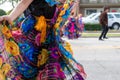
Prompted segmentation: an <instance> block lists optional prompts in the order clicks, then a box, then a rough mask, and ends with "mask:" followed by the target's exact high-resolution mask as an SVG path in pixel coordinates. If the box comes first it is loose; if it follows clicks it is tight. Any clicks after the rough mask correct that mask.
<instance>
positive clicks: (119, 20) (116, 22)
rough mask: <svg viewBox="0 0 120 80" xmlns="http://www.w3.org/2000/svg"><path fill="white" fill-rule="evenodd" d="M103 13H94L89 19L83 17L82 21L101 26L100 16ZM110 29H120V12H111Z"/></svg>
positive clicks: (109, 18)
mask: <svg viewBox="0 0 120 80" xmlns="http://www.w3.org/2000/svg"><path fill="white" fill-rule="evenodd" d="M100 14H101V13H92V14H91V15H89V16H87V17H83V18H82V20H83V22H84V24H86V23H90V24H99V16H100ZM108 27H110V28H112V29H119V28H120V13H119V12H109V13H108Z"/></svg>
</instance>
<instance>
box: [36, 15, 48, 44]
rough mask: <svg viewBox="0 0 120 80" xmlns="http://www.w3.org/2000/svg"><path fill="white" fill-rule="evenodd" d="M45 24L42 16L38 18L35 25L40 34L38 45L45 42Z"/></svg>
mask: <svg viewBox="0 0 120 80" xmlns="http://www.w3.org/2000/svg"><path fill="white" fill-rule="evenodd" d="M46 28H47V23H46V19H45V17H44V16H40V17H39V18H38V21H37V23H36V25H35V29H36V30H38V31H40V32H41V38H40V43H43V42H45V39H46Z"/></svg>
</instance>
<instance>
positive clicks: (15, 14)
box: [0, 0, 33, 23]
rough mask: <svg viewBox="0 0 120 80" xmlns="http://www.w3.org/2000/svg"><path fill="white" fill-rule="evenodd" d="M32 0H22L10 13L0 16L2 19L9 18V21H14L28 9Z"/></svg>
mask: <svg viewBox="0 0 120 80" xmlns="http://www.w3.org/2000/svg"><path fill="white" fill-rule="evenodd" d="M32 1H33V0H21V1H20V2H19V3H18V5H17V6H16V7H15V8H14V9H13V11H12V12H11V13H10V14H9V15H5V16H2V17H0V21H3V20H7V21H8V22H9V23H11V22H13V21H14V20H15V19H16V18H17V17H19V16H20V15H21V14H22V13H23V12H24V11H25V10H26V9H27V7H28V6H29V5H30V4H31V2H32Z"/></svg>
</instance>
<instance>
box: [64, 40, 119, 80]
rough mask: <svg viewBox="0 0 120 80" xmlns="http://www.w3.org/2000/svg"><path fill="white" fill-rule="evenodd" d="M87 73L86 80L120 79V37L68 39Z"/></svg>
mask: <svg viewBox="0 0 120 80" xmlns="http://www.w3.org/2000/svg"><path fill="white" fill-rule="evenodd" d="M63 39H65V40H67V41H68V42H70V43H71V47H72V49H73V52H74V57H75V59H76V60H77V61H79V62H80V63H81V64H82V65H83V66H84V69H85V71H86V73H87V78H86V80H120V38H109V39H107V40H104V41H99V40H98V38H79V39H77V40H68V39H66V38H63Z"/></svg>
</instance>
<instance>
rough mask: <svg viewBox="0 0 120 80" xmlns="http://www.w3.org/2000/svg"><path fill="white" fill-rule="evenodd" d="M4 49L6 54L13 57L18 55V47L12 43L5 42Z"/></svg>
mask: <svg viewBox="0 0 120 80" xmlns="http://www.w3.org/2000/svg"><path fill="white" fill-rule="evenodd" d="M5 49H6V51H7V52H9V53H11V54H12V55H13V56H17V55H19V52H20V51H19V47H18V45H17V44H16V43H15V42H14V41H6V43H5Z"/></svg>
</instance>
